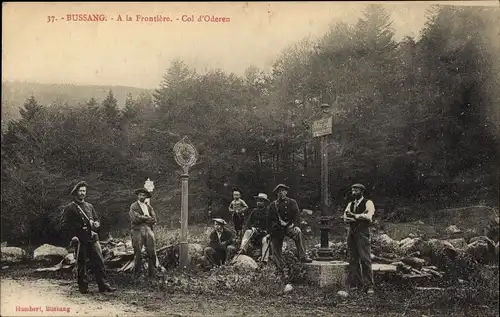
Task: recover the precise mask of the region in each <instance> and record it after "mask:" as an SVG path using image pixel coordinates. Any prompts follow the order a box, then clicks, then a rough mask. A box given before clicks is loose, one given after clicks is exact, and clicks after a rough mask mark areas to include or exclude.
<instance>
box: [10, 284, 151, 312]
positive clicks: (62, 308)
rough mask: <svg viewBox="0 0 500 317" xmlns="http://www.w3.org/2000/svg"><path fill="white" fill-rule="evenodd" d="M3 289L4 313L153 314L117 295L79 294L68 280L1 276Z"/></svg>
mask: <svg viewBox="0 0 500 317" xmlns="http://www.w3.org/2000/svg"><path fill="white" fill-rule="evenodd" d="M1 292H2V296H1V314H0V315H1V316H145V315H148V316H154V314H153V313H152V312H150V311H149V312H146V311H144V310H142V309H141V308H140V307H137V306H134V305H133V304H131V305H126V304H123V303H120V302H118V301H115V300H112V299H113V298H114V297H116V296H117V295H115V294H109V293H108V294H100V293H97V292H96V293H92V294H87V295H83V294H80V293H79V292H77V291H75V290H74V288H72V287H71V286H70V283H69V282H65V281H50V280H45V279H38V280H14V279H9V278H2V281H1ZM16 308H17V310H18V311H16ZM30 308H31V310H32V311H19V309H28V310H29V309H30ZM50 308H52V310H54V309H55V310H56V311H50ZM57 310H59V311H57Z"/></svg>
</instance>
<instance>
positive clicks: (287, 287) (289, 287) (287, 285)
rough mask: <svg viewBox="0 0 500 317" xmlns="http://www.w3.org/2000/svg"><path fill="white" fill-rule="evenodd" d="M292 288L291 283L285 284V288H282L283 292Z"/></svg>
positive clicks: (287, 291)
mask: <svg viewBox="0 0 500 317" xmlns="http://www.w3.org/2000/svg"><path fill="white" fill-rule="evenodd" d="M292 290H293V286H292V284H286V285H285V289H284V290H283V293H289V292H291V291H292Z"/></svg>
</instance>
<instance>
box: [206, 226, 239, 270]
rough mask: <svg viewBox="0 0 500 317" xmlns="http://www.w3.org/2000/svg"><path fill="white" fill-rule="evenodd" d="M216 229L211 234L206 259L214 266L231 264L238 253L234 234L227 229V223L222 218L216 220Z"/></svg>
mask: <svg viewBox="0 0 500 317" xmlns="http://www.w3.org/2000/svg"><path fill="white" fill-rule="evenodd" d="M214 225H215V229H214V230H213V231H212V232H211V233H210V236H209V243H208V246H207V247H206V248H205V250H204V253H205V258H206V259H207V261H208V262H209V263H210V264H211V265H212V266H218V265H222V264H226V263H229V260H230V259H231V257H232V256H233V255H234V254H235V253H236V246H235V245H234V234H233V233H232V232H231V231H230V230H229V229H227V228H226V225H227V222H226V221H225V220H224V219H221V218H215V219H214Z"/></svg>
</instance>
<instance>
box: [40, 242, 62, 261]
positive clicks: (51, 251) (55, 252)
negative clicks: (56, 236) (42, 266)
mask: <svg viewBox="0 0 500 317" xmlns="http://www.w3.org/2000/svg"><path fill="white" fill-rule="evenodd" d="M66 255H68V250H66V249H65V248H62V247H56V246H53V245H50V244H44V245H42V246H40V247H38V248H36V250H35V252H34V253H33V259H34V260H35V261H40V262H46V263H50V264H56V263H59V262H61V261H62V260H63V259H64V258H65V257H66Z"/></svg>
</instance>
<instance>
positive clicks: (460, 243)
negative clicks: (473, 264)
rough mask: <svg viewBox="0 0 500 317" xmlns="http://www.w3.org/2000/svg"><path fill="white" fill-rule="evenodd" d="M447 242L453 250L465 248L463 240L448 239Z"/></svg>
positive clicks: (465, 244)
mask: <svg viewBox="0 0 500 317" xmlns="http://www.w3.org/2000/svg"><path fill="white" fill-rule="evenodd" d="M448 242H450V243H451V245H453V247H454V248H455V249H460V250H462V249H465V248H466V247H467V242H466V241H465V239H464V238H459V239H450V240H448Z"/></svg>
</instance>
